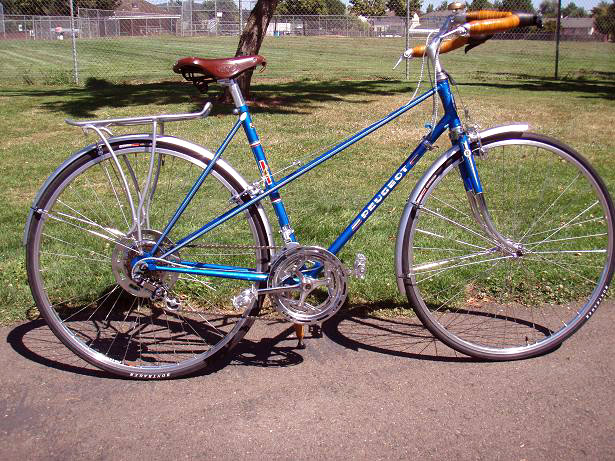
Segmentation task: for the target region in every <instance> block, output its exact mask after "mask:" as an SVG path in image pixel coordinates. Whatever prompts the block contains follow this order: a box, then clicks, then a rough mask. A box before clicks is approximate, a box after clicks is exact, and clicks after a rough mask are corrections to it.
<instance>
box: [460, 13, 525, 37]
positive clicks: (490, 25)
mask: <svg viewBox="0 0 615 461" xmlns="http://www.w3.org/2000/svg"><path fill="white" fill-rule="evenodd" d="M520 24H521V19H519V16H516V15H514V14H513V15H512V16H508V17H506V18H499V19H482V20H479V21H472V22H469V23H468V24H466V26H465V27H467V28H468V31H469V32H470V35H481V34H493V33H496V32H504V31H505V30H509V29H514V28H515V27H518V26H519V25H520Z"/></svg>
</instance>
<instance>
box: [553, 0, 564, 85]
mask: <svg viewBox="0 0 615 461" xmlns="http://www.w3.org/2000/svg"><path fill="white" fill-rule="evenodd" d="M561 18H562V0H558V1H557V25H556V26H555V79H556V80H557V73H558V70H559V69H558V68H559V34H560V29H561V21H562V19H561Z"/></svg>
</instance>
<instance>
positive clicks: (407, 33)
mask: <svg viewBox="0 0 615 461" xmlns="http://www.w3.org/2000/svg"><path fill="white" fill-rule="evenodd" d="M408 48H410V0H406V50H407V49H408ZM404 51H405V50H404ZM405 61H406V80H410V60H408V59H405Z"/></svg>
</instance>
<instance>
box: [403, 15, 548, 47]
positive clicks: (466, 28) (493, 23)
mask: <svg viewBox="0 0 615 461" xmlns="http://www.w3.org/2000/svg"><path fill="white" fill-rule="evenodd" d="M467 21H469V22H467ZM455 22H457V23H459V22H465V23H464V24H462V25H461V26H459V27H458V28H457V30H458V31H459V33H460V34H462V35H461V36H458V37H456V38H453V39H448V40H443V41H442V43H441V45H440V54H442V53H448V52H449V51H453V50H455V49H457V48H461V47H462V46H464V45H467V44H472V41H473V40H472V38H478V39H479V40H480V41H481V43H482V42H483V41H484V40H485V35H491V34H494V33H496V32H504V31H506V30H510V29H514V28H515V27H528V26H538V27H541V26H542V18H541V16H540V15H537V14H533V13H523V12H512V11H491V10H479V11H470V12H468V13H465V14H459V15H457V16H456V17H455ZM425 49H426V47H425V45H418V46H415V47H414V48H411V49H409V50H407V51H406V53H404V55H405V56H406V57H422V56H423V55H424V54H425Z"/></svg>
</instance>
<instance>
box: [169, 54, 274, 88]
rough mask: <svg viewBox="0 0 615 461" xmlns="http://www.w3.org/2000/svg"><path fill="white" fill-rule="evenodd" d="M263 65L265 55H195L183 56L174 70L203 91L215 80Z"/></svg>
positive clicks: (232, 76) (230, 76) (235, 75)
mask: <svg viewBox="0 0 615 461" xmlns="http://www.w3.org/2000/svg"><path fill="white" fill-rule="evenodd" d="M258 65H261V66H263V67H265V66H266V65H267V61H266V60H265V58H264V57H263V56H260V55H250V56H237V57H234V58H222V59H203V58H197V57H194V56H191V57H187V58H181V59H180V60H179V61H177V62H176V63H175V65H174V66H173V72H175V73H177V74H182V76H183V77H184V78H185V79H186V80H188V81H191V82H192V83H194V85H195V86H196V87H197V88H198V89H199V90H201V91H207V84H208V83H209V82H213V81H215V80H221V79H227V78H235V77H238V76H239V75H240V74H241V73H243V72H245V71H247V70H249V69H254V68H255V67H256V66H258Z"/></svg>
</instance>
